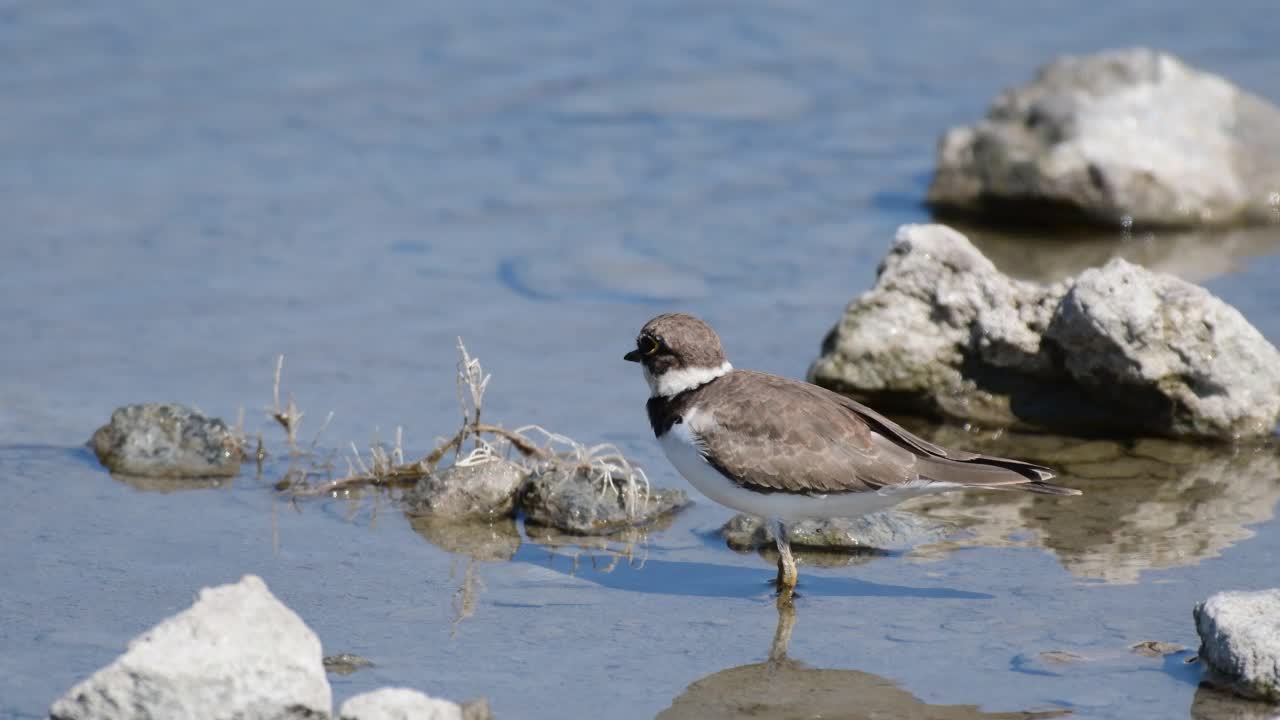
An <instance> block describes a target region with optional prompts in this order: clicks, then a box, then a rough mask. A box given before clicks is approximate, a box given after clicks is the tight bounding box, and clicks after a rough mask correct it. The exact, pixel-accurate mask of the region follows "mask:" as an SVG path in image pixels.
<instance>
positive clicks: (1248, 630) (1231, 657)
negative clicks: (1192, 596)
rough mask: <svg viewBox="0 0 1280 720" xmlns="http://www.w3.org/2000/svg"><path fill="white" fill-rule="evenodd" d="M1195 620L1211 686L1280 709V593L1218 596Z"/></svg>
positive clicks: (1198, 606) (1203, 606)
mask: <svg viewBox="0 0 1280 720" xmlns="http://www.w3.org/2000/svg"><path fill="white" fill-rule="evenodd" d="M1192 614H1193V616H1194V617H1195V621H1196V632H1197V633H1199V635H1200V658H1201V659H1202V660H1204V661H1205V663H1207V665H1208V667H1209V670H1210V677H1209V680H1210V682H1212V683H1213V684H1215V685H1223V686H1226V687H1229V688H1230V689H1231V690H1234V691H1235V692H1237V693H1239V694H1240V695H1243V696H1245V697H1249V698H1255V699H1259V700H1267V701H1270V702H1273V703H1280V590H1260V591H1256V592H1222V593H1217V594H1215V595H1211V596H1210V597H1209V599H1208V600H1205V601H1204V602H1201V603H1197V604H1196V606H1195V609H1194V611H1193V613H1192Z"/></svg>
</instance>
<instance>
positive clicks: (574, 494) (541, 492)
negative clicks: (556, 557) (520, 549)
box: [520, 466, 689, 535]
mask: <svg viewBox="0 0 1280 720" xmlns="http://www.w3.org/2000/svg"><path fill="white" fill-rule="evenodd" d="M687 505H689V496H688V495H686V494H685V492H684V491H683V490H671V489H662V490H659V489H653V490H651V491H649V492H647V493H646V492H644V491H643V490H642V489H639V488H633V487H629V486H628V484H627V483H625V482H623V481H622V480H619V479H614V480H612V487H601V484H600V481H599V480H597V479H595V478H591V477H588V476H587V474H586V473H584V472H581V471H580V470H577V469H574V468H573V467H568V466H562V467H557V468H554V469H552V470H550V471H547V472H540V473H538V474H536V475H534V476H533V478H532V479H531V480H530V481H529V485H528V487H527V488H526V489H525V491H524V493H523V495H522V496H521V500H520V509H521V510H523V511H524V513H525V515H526V516H527V517H528V520H529V522H531V523H535V524H538V525H548V526H550V527H554V528H557V529H559V530H563V531H565V532H567V533H572V534H575V535H607V534H610V533H615V532H618V531H621V530H626V529H628V528H633V527H640V526H644V525H649V524H651V523H653V522H656V521H657V520H658V519H660V518H662V517H664V516H666V515H669V514H671V513H674V512H677V511H679V510H681V509H683V508H684V507H686V506H687Z"/></svg>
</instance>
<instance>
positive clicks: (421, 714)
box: [338, 687, 463, 720]
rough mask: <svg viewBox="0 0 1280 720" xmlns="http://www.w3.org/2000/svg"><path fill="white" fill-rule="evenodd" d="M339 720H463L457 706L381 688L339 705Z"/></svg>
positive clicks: (394, 689) (404, 691)
mask: <svg viewBox="0 0 1280 720" xmlns="http://www.w3.org/2000/svg"><path fill="white" fill-rule="evenodd" d="M338 718H339V720H463V714H462V708H461V707H459V706H458V704H457V703H452V702H449V701H448V700H440V699H438V698H433V697H430V696H428V695H426V694H424V693H420V692H418V691H417V690H410V689H408V688H389V687H388V688H380V689H378V690H374V691H372V692H367V693H362V694H360V695H356V696H355V697H353V698H351V699H350V700H347V701H346V702H344V703H342V708H341V709H340V710H338Z"/></svg>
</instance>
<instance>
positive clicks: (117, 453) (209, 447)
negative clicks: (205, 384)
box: [89, 403, 242, 477]
mask: <svg viewBox="0 0 1280 720" xmlns="http://www.w3.org/2000/svg"><path fill="white" fill-rule="evenodd" d="M89 444H90V446H91V447H93V451H94V453H95V454H97V456H98V461H99V462H101V463H102V464H103V465H105V466H107V468H108V469H110V470H111V471H112V472H117V473H122V474H126V475H143V476H150V477H215V476H216V477H230V476H232V475H235V474H236V473H238V472H240V460H241V458H242V452H241V448H240V440H239V439H238V438H237V437H236V436H235V434H234V433H233V432H231V430H230V429H229V428H228V427H227V424H226V423H224V422H223V421H221V420H219V419H218V418H211V417H206V416H204V415H202V414H201V413H199V412H196V411H195V410H192V409H190V408H187V407H184V406H182V405H171V404H168V405H166V404H158V403H147V404H142V405H126V406H124V407H121V408H117V409H116V410H115V412H113V413H111V422H109V423H107V424H106V425H103V426H102V427H100V428H98V429H97V431H96V432H94V433H93V437H92V438H90V440H89Z"/></svg>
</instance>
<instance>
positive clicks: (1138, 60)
mask: <svg viewBox="0 0 1280 720" xmlns="http://www.w3.org/2000/svg"><path fill="white" fill-rule="evenodd" d="M937 163H938V167H937V172H936V173H935V175H934V179H933V183H932V184H931V185H930V187H929V195H928V200H929V203H930V204H931V205H933V206H934V207H936V208H939V209H943V210H957V211H962V212H968V213H981V214H983V215H987V216H990V217H994V218H1002V217H1009V218H1012V219H1017V220H1027V219H1033V220H1037V221H1054V222H1056V221H1060V220H1062V219H1063V218H1064V217H1065V218H1068V219H1078V220H1085V221H1090V222H1096V223H1102V224H1108V225H1113V226H1118V225H1120V224H1121V223H1122V222H1129V223H1136V224H1138V225H1201V224H1236V223H1253V222H1265V221H1268V220H1270V219H1272V217H1273V216H1274V214H1275V212H1276V206H1277V202H1276V200H1275V197H1276V196H1275V195H1274V193H1276V192H1280V108H1276V107H1275V106H1274V105H1272V104H1270V103H1268V102H1267V101H1265V100H1263V99H1261V98H1258V97H1256V96H1254V95H1251V94H1249V93H1246V92H1244V91H1242V90H1240V89H1239V88H1237V87H1235V86H1233V85H1232V84H1231V83H1229V82H1228V81H1227V80H1225V79H1223V78H1221V77H1218V76H1216V75H1211V74H1209V73H1205V72H1201V71H1198V70H1194V69H1192V68H1190V67H1188V66H1186V65H1185V64H1183V63H1182V62H1180V61H1179V60H1178V59H1177V58H1175V57H1173V56H1172V55H1169V54H1167V53H1163V52H1157V51H1155V50H1149V49H1132V50H1118V51H1109V52H1102V53H1098V54H1095V55H1089V56H1085V57H1065V58H1061V59H1059V60H1056V61H1054V62H1052V63H1050V64H1048V65H1046V66H1044V67H1043V68H1041V69H1040V71H1039V72H1038V73H1037V74H1036V77H1035V79H1034V80H1032V81H1031V82H1030V83H1029V84H1027V85H1024V86H1022V87H1019V88H1015V89H1012V90H1008V91H1006V92H1004V93H1002V94H1001V95H1000V96H999V97H997V98H996V99H995V101H994V102H993V103H992V105H991V107H990V109H989V110H988V111H987V116H986V118H985V119H984V120H982V121H980V122H978V123H977V124H975V125H972V126H968V127H958V128H953V129H951V130H949V131H948V132H947V133H946V134H945V135H944V136H943V138H942V140H941V142H940V143H939V146H938V161H937Z"/></svg>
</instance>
